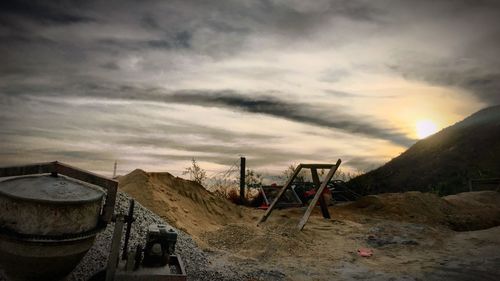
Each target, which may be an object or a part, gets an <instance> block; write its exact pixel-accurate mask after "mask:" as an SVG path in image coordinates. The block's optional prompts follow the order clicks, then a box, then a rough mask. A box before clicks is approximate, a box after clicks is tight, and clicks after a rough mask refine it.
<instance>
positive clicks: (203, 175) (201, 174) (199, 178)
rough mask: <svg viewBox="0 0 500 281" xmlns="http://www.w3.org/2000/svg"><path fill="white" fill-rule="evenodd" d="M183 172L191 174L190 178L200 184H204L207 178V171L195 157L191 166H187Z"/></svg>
mask: <svg viewBox="0 0 500 281" xmlns="http://www.w3.org/2000/svg"><path fill="white" fill-rule="evenodd" d="M182 174H183V175H189V179H190V180H192V181H194V182H197V183H199V184H200V185H203V184H204V183H205V180H206V179H207V172H206V171H205V170H204V169H202V168H201V167H200V166H199V165H198V163H197V162H196V159H194V158H193V159H192V160H191V166H190V167H187V168H186V169H185V170H184V172H182Z"/></svg>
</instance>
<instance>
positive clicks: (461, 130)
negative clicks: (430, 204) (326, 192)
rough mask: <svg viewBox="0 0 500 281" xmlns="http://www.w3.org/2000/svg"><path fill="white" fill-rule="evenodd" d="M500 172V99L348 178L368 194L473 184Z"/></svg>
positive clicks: (453, 189) (442, 190) (444, 191)
mask: <svg viewBox="0 0 500 281" xmlns="http://www.w3.org/2000/svg"><path fill="white" fill-rule="evenodd" d="M493 177H496V178H498V177H500V105H496V106H491V107H487V108H484V109H482V110H479V111H478V112H476V113H474V114H472V115H470V116H469V117H467V118H465V119H464V120H462V121H460V122H457V123H455V124H454V125H451V126H449V127H447V128H445V129H443V130H441V131H439V132H438V133H436V134H434V135H432V136H429V137H427V138H425V139H422V140H419V141H417V142H416V143H415V144H414V145H412V146H411V147H410V148H408V149H407V150H406V151H405V152H403V153H402V154H401V155H399V156H398V157H395V158H393V159H392V160H390V161H389V162H387V163H386V164H384V165H383V166H381V167H379V168H377V169H375V170H372V171H370V172H368V173H366V174H363V175H360V176H358V177H356V178H354V179H352V180H350V181H349V182H348V185H349V186H350V187H351V188H353V189H354V190H358V191H360V192H361V193H363V194H376V193H383V192H404V191H410V190H416V191H423V192H435V193H438V194H440V195H449V194H455V193H458V192H462V191H466V190H468V183H469V180H472V179H481V178H493Z"/></svg>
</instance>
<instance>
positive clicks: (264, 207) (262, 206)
mask: <svg viewBox="0 0 500 281" xmlns="http://www.w3.org/2000/svg"><path fill="white" fill-rule="evenodd" d="M267 208H269V205H267V204H266V203H265V202H264V203H262V205H260V206H259V209H261V210H267Z"/></svg>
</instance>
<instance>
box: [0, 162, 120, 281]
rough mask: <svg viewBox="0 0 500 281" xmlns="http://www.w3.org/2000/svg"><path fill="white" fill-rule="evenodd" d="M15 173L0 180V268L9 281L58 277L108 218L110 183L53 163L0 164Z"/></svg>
mask: <svg viewBox="0 0 500 281" xmlns="http://www.w3.org/2000/svg"><path fill="white" fill-rule="evenodd" d="M26 167H37V169H35V170H30V169H27V168H26ZM39 173H40V174H39ZM47 173H48V174H47ZM19 174H22V175H25V176H17V177H13V178H8V179H6V180H3V181H0V267H1V268H2V269H3V270H4V272H5V274H6V275H7V277H8V278H9V280H23V281H26V280H62V279H64V277H65V276H67V275H68V274H69V273H70V272H71V271H72V270H73V269H74V268H75V266H76V265H77V264H78V262H79V261H80V260H81V259H82V258H83V256H84V255H85V253H86V252H87V251H88V250H89V249H90V248H91V247H92V245H93V243H94V239H95V236H96V234H97V233H98V232H99V231H101V230H102V229H103V228H104V227H105V225H106V223H107V222H109V219H110V217H111V214H110V213H109V211H110V207H114V200H115V196H116V184H115V183H116V182H114V181H111V180H108V179H105V178H100V177H98V176H96V175H93V174H91V173H88V172H85V171H82V170H78V169H75V168H72V167H70V166H67V165H64V164H61V163H57V162H53V163H47V164H38V165H32V166H25V167H17V170H16V169H13V168H0V177H2V176H15V175H19ZM26 174H37V175H29V176H26ZM64 174H66V175H68V176H64ZM89 182H91V183H93V184H91V183H89ZM96 184H98V185H100V186H101V187H99V186H97V185H96ZM102 187H104V188H102ZM113 187H114V188H113ZM110 191H111V192H110ZM105 199H106V200H105ZM110 205H112V206H110Z"/></svg>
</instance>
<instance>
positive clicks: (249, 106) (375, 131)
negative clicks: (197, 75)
mask: <svg viewBox="0 0 500 281" xmlns="http://www.w3.org/2000/svg"><path fill="white" fill-rule="evenodd" d="M24 87H25V88H26V87H27V86H26V85H25V86H24ZM35 88H36V89H37V91H39V92H45V93H44V95H49V96H53V95H58V94H57V93H58V91H57V90H50V89H41V88H38V87H35ZM21 89H23V88H22V87H21ZM70 89H71V91H70V93H65V94H64V96H82V97H94V98H103V97H104V98H110V99H120V100H137V101H151V102H162V103H167V104H170V103H172V104H186V105H197V106H209V107H219V108H225V109H228V110H232V111H244V112H249V113H255V114H265V115H268V116H273V117H277V118H283V119H286V120H290V121H294V122H298V123H304V124H310V125H313V126H319V127H325V128H330V129H339V130H343V131H345V132H348V133H353V134H359V135H363V136H368V137H372V138H377V139H384V140H388V141H390V142H393V143H395V144H398V145H402V146H409V145H411V144H412V143H414V142H415V140H413V139H410V138H408V137H407V136H406V135H405V134H404V133H402V132H400V131H398V130H397V129H395V128H390V127H385V126H382V125H380V123H381V122H374V121H373V120H374V119H373V118H372V117H368V116H354V115H350V114H348V113H346V112H343V111H342V110H340V109H339V108H334V107H332V108H326V107H324V106H320V105H315V104H307V103H296V102H292V101H287V100H283V99H280V98H277V97H276V94H275V96H271V95H265V94H262V93H253V94H251V95H244V94H242V93H238V92H237V91H234V90H222V91H210V90H205V91H201V90H182V91H174V92H165V91H164V90H161V89H155V88H149V89H148V88H145V89H141V88H136V87H132V86H119V87H118V88H115V87H113V86H102V85H98V84H95V83H88V84H83V85H79V86H77V87H71V88H70ZM0 90H2V92H3V93H10V94H11V95H19V94H22V93H30V92H32V91H31V90H19V87H14V88H13V89H12V88H11V89H9V88H2V87H1V86H0ZM369 120H370V121H369Z"/></svg>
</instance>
